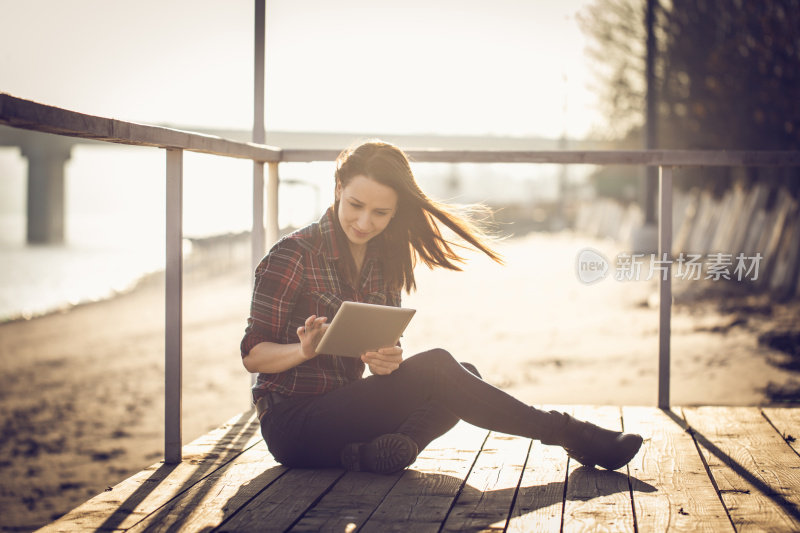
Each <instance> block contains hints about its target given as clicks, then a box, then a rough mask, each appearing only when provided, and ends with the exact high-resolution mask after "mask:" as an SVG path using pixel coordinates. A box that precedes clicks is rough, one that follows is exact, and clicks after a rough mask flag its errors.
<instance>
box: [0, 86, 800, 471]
mask: <svg viewBox="0 0 800 533" xmlns="http://www.w3.org/2000/svg"><path fill="white" fill-rule="evenodd" d="M0 124H5V125H8V126H12V127H15V128H23V129H28V130H34V131H40V132H45V133H53V134H58V135H64V136H68V137H80V138H87V139H94V140H98V141H106V142H112V143H120V144H128V145H137V146H152V147H157V148H162V149H165V150H166V153H167V164H166V186H167V206H166V209H167V223H166V236H167V261H166V263H167V264H166V280H167V288H166V295H165V310H166V323H165V329H166V331H165V361H166V367H165V368H166V371H165V381H166V391H165V403H166V421H165V426H166V427H165V435H166V438H165V442H166V450H165V460H166V461H167V462H178V461H180V460H181V445H182V443H181V428H180V426H181V421H180V418H181V417H180V409H181V360H182V353H181V351H182V348H181V340H182V334H183V332H182V324H181V300H182V276H183V271H182V256H181V240H182V230H181V213H182V209H183V199H182V181H183V164H182V155H183V151H192V152H200V153H206V154H214V155H218V156H223V157H236V158H243V159H250V160H252V161H253V162H254V163H255V164H254V171H253V196H254V197H253V236H252V238H253V242H252V248H253V250H252V251H253V257H254V259H255V258H256V257H257V256H258V255H260V254H261V253H263V247H264V237H265V233H266V237H267V242H268V243H271V242H273V241H274V240H275V239H277V235H278V185H279V173H278V163H280V162H312V161H333V160H335V159H336V157H337V156H338V154H339V151H338V150H308V149H280V148H275V147H271V146H266V145H261V144H253V143H245V142H238V141H232V140H229V139H223V138H221V137H214V136H210V135H203V134H200V133H194V132H187V131H181V130H175V129H170V128H164V127H159V126H148V125H143V124H135V123H132V122H125V121H121V120H115V119H110V118H104V117H96V116H92V115H86V114H83V113H77V112H75V111H70V110H66V109H61V108H58V107H53V106H48V105H44V104H39V103H36V102H32V101H30V100H24V99H21V98H16V97H13V96H11V95H8V94H3V93H0ZM353 137H354V138H357V137H358V136H357V135H354V136H353ZM404 150H405V151H406V153H407V154H408V155H409V157H410V158H411V160H412V161H416V162H421V163H535V164H543V163H548V164H566V165H573V164H589V165H640V166H657V167H659V170H660V182H659V206H660V214H661V215H660V216H659V228H658V232H659V257H660V258H661V259H662V260H665V259H666V260H669V259H670V250H671V249H672V172H673V168H675V167H698V166H709V167H712V166H713V167H718V166H764V167H791V166H800V152H797V151H724V150H722V151H702V150H639V151H618V150H617V151H615V150H607V151H566V150H565V151H535V150H530V151H528V150H442V149H437V148H424V149H415V148H404ZM265 162H266V163H269V174H268V183H267V187H266V193H267V197H268V199H269V202H268V204H267V208H266V218H267V222H266V224H267V227H266V228H265V227H264V223H265V221H264V203H263V196H264V192H265V186H264V185H265V184H264V175H263V174H264V172H263V163H265ZM265 230H266V231H265ZM667 264H668V265H669V263H667ZM667 272H669V271H667ZM660 295H661V298H660V300H661V301H660V304H659V389H658V404H659V406H660V407H664V408H666V407H669V404H670V403H669V384H670V318H671V312H672V311H671V310H672V295H671V279H670V276H669V275H667V276H662V277H661V278H660Z"/></svg>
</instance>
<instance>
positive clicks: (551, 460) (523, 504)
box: [508, 441, 568, 533]
mask: <svg viewBox="0 0 800 533" xmlns="http://www.w3.org/2000/svg"><path fill="white" fill-rule="evenodd" d="M567 466H568V460H567V452H566V451H565V450H564V449H563V448H561V447H560V446H545V445H544V444H542V443H540V442H538V441H536V442H534V443H533V446H531V451H530V453H529V454H528V460H527V462H526V464H525V471H524V472H523V474H522V480H521V481H520V486H519V490H518V492H517V498H516V500H515V502H514V509H513V510H512V512H511V518H510V520H509V522H508V531H511V532H517V533H528V532H530V531H537V532H547V531H553V532H558V531H561V522H562V513H563V510H564V495H565V491H566V487H567Z"/></svg>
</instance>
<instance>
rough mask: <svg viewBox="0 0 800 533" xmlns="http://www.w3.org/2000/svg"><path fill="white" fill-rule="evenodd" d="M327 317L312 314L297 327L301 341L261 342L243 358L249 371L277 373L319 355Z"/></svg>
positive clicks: (326, 326)
mask: <svg viewBox="0 0 800 533" xmlns="http://www.w3.org/2000/svg"><path fill="white" fill-rule="evenodd" d="M326 320H327V318H326V317H324V316H323V317H319V318H318V317H317V316H316V315H311V316H310V317H308V318H307V319H306V323H305V326H301V327H299V328H297V336H298V337H299V338H300V342H297V343H294V344H278V343H276V342H266V341H265V342H260V343H258V344H256V345H255V346H253V347H252V348H251V349H250V352H249V353H248V354H247V355H245V356H244V357H243V358H242V363H243V364H244V367H245V368H246V369H247V371H248V372H253V373H262V374H277V373H279V372H284V371H286V370H289V369H290V368H294V367H296V366H297V365H299V364H302V363H304V362H306V361H308V360H309V359H313V358H314V357H316V356H317V354H316V351H315V350H316V348H317V345H318V344H319V341H320V339H322V334H323V333H325V330H326V329H328V324H325V321H326Z"/></svg>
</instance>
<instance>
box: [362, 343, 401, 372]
mask: <svg viewBox="0 0 800 533" xmlns="http://www.w3.org/2000/svg"><path fill="white" fill-rule="evenodd" d="M361 360H362V361H364V362H365V363H366V364H367V365H368V366H369V370H370V372H372V373H373V374H376V375H379V376H388V375H389V374H391V373H392V372H394V371H395V370H397V369H398V368H399V367H400V363H402V362H403V349H402V348H401V347H400V346H393V347H391V348H381V349H380V350H378V351H377V352H366V353H364V354H362V355H361Z"/></svg>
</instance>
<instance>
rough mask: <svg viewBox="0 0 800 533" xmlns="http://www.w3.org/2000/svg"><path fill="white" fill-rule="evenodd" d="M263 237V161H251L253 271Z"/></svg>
mask: <svg viewBox="0 0 800 533" xmlns="http://www.w3.org/2000/svg"><path fill="white" fill-rule="evenodd" d="M264 239H265V235H264V163H263V162H261V161H253V229H252V234H251V243H250V244H251V254H250V255H251V262H252V270H253V271H255V269H256V267H257V266H258V263H259V262H260V261H261V258H262V257H263V256H264V251H265V245H264V244H265V242H264Z"/></svg>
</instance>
